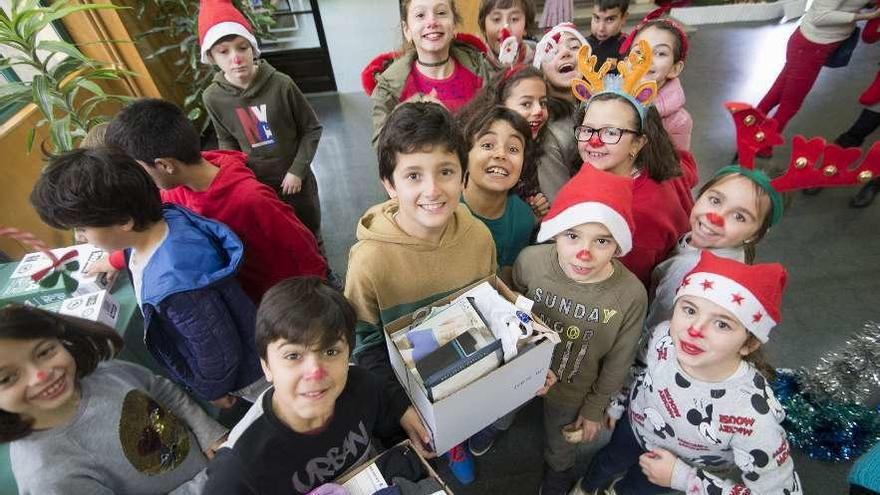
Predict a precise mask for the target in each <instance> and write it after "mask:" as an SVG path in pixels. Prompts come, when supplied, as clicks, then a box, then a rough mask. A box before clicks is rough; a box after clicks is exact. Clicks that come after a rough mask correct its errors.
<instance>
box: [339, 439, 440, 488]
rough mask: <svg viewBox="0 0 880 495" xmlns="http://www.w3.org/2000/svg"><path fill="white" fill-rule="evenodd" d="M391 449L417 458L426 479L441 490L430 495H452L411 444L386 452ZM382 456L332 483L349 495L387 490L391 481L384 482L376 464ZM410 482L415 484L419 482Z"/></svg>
mask: <svg viewBox="0 0 880 495" xmlns="http://www.w3.org/2000/svg"><path fill="white" fill-rule="evenodd" d="M393 449H407V450H408V452H410V453H411V454H412V455H415V456H418V459H419V461H421V464H422V467H423V468H424V470H425V472H426V473H427V474H428V477H429V478H431V479H433V480H434V481H436V482H437V484H438V485H439V486H440V488H441V489H440V490H439V491H437V492H434V493H432V494H431V495H444V494H445V495H454V494H453V493H452V490H451V489H450V488H449V487H448V486H447V485H446V483H445V482H444V481H443V479H442V478H440V476H438V475H437V472H436V471H434V469H433V468H432V467H431V465H430V464H428V462H427V461H426V460H425V458H424V457H422V456H420V455H419V453H418V452H417V451H416V449H414V448H413V447H412V442H410V441H409V440H404V441H402V442H400V443H398V444H397V445H395V446H394V447H392V448H391V449H388V450H393ZM386 452H387V451H386ZM383 454H384V453H383ZM383 454H379V455H377V456H375V457H373V458H372V459H370V460H369V461H367V462H365V463H363V464H361V465H360V466H357V467H355V468H353V469H352V470H351V471H349V472H347V473H345V474H343V475H342V476H340V477H339V478H338V479H337V480H336V481H334V483H335V484H337V485H342V486H343V487H344V488H345V489H346V490H347V491H348V494H349V495H372V494H373V493H375V492H376V491H378V490H381V489H383V488H387V487H388V486H390V485H391V484H392V480H386V479H385V477H384V476H383V475H382V472H381V471H380V470H379V467H378V465H377V464H376V461H377V460H378V459H379V458H380V457H381V456H382V455H383ZM410 481H413V482H416V481H419V480H410Z"/></svg>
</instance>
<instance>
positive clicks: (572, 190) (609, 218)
mask: <svg viewBox="0 0 880 495" xmlns="http://www.w3.org/2000/svg"><path fill="white" fill-rule="evenodd" d="M632 198H633V194H632V179H630V178H629V177H620V176H617V175H614V174H612V173H610V172H604V171H602V170H598V169H596V168H595V167H593V166H592V165H590V164H589V163H584V164H583V166H582V167H581V170H580V172H578V173H577V174H576V175H575V176H574V177H572V178H571V180H570V181H568V182H567V183H566V184H565V185H564V186H562V188H561V189H560V190H559V193H557V195H556V200H555V201H553V204H552V206H550V211H549V212H548V213H547V216H545V217H544V220H543V221H542V222H541V230H539V231H538V242H544V241H546V240H548V239H550V238H551V237H553V236H555V235H556V234H559V233H560V232H565V231H566V230H568V229H570V228H572V227H576V226H578V225H582V224H585V223H592V222H595V223H601V224H602V225H604V226H605V228H607V229H608V231H609V232H611V236H612V237H614V240H615V241H617V245H618V246H619V247H620V252H619V253H617V254H618V255H619V256H623V255H625V254H626V253H628V252H629V251H630V250H631V249H632V233H633V215H632Z"/></svg>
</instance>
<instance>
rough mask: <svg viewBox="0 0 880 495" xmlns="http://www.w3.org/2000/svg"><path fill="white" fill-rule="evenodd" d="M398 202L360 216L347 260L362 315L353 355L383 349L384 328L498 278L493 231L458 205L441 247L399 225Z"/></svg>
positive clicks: (352, 296) (351, 293) (348, 293)
mask: <svg viewBox="0 0 880 495" xmlns="http://www.w3.org/2000/svg"><path fill="white" fill-rule="evenodd" d="M397 211H398V203H397V200H394V199H392V200H389V201H386V202H385V203H382V204H378V205H376V206H373V207H372V208H370V209H369V210H367V212H366V213H365V214H364V216H363V217H361V219H360V221H359V222H358V227H357V239H358V241H357V243H355V245H354V246H352V248H351V252H350V253H349V256H348V273H347V275H346V279H345V297H347V298H348V300H349V301H350V302H351V304H352V305H353V306H354V308H355V312H356V313H357V319H358V322H357V328H356V330H355V349H354V354H358V353H360V352H361V351H363V350H364V349H367V348H370V347H374V346H377V345H384V342H385V337H384V334H383V332H384V330H383V327H384V325H386V324H388V323H390V322H392V321H394V320H396V319H397V318H399V317H401V316H403V315H405V314H409V313H412V312H413V311H414V310H416V309H419V308H421V307H423V306H426V305H428V304H431V303H432V302H434V301H436V300H438V299H441V298H443V297H445V296H447V295H449V294H451V293H453V292H455V291H457V290H459V289H461V288H462V287H464V286H466V285H469V284H471V283H473V282H476V281H477V280H480V279H482V278H485V277H488V276H489V275H493V274H494V273H495V270H496V268H497V262H496V259H495V243H494V242H493V241H492V234H490V233H489V229H487V228H486V226H485V225H484V224H483V222H481V221H479V220H478V219H477V218H475V217H474V216H473V215H471V213H470V211H469V210H468V209H467V207H466V206H465V205H462V204H459V205H458V208H456V210H455V213H453V215H452V217H451V218H450V219H449V223H448V224H447V226H446V230H445V231H444V232H443V236H442V237H441V238H440V241H439V242H437V243H433V242H428V241H424V240H421V239H418V238H415V237H413V236H411V235H409V234H407V233H406V232H404V231H403V229H401V228H400V227H399V226H398V225H397V222H395V221H394V215H395V214H396V213H397Z"/></svg>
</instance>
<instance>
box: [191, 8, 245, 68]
mask: <svg viewBox="0 0 880 495" xmlns="http://www.w3.org/2000/svg"><path fill="white" fill-rule="evenodd" d="M199 4H200V5H199V45H200V46H199V48H200V50H201V53H202V63H203V64H210V63H211V60H210V59H209V58H208V52H209V51H210V50H211V47H213V46H214V45H215V44H216V43H217V41H219V40H220V38H222V37H224V36H229V35H230V34H236V35H238V36H241V37H242V38H244V39H246V40H248V42H250V44H251V46H252V47H253V49H254V57H257V56H259V55H260V46H259V44H257V38H256V37H255V36H254V32H253V29H251V25H250V23H249V22H248V21H247V19H245V17H244V15H242V13H241V12H239V11H238V9H236V8H235V6H234V5H232V0H201V1H200V2H199Z"/></svg>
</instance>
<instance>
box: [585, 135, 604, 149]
mask: <svg viewBox="0 0 880 495" xmlns="http://www.w3.org/2000/svg"><path fill="white" fill-rule="evenodd" d="M587 142H588V143H589V144H590V146H592V147H593V148H598V147H600V146H602V139H600V138H599V133H598V132H597V133H596V134H593V135H592V136H591V137H590V140H589V141H587Z"/></svg>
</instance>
